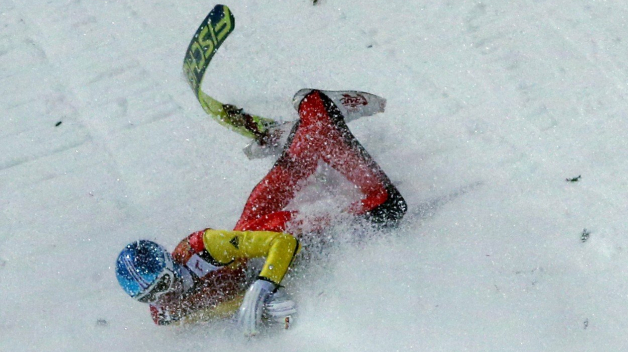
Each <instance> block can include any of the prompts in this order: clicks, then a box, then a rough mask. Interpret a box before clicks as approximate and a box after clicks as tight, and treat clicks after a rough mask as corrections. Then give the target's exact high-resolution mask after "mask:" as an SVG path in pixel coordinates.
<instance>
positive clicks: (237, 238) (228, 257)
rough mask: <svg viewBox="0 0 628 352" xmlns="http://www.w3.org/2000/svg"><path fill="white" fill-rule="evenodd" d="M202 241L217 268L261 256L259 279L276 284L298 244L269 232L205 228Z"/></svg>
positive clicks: (292, 238)
mask: <svg viewBox="0 0 628 352" xmlns="http://www.w3.org/2000/svg"><path fill="white" fill-rule="evenodd" d="M203 242H204V244H205V249H206V250H207V252H208V253H209V254H210V255H211V257H212V259H213V260H214V263H215V264H218V265H229V264H231V263H233V262H235V261H237V260H238V259H250V258H259V257H265V258H266V262H265V263H264V266H263V268H262V271H261V272H260V274H259V277H260V278H262V279H265V280H269V281H271V282H273V283H275V284H277V285H279V284H280V283H281V280H282V279H283V277H284V276H285V275H286V272H287V271H288V268H289V267H290V264H292V261H293V260H294V257H295V256H296V254H297V253H298V252H299V250H300V245H299V241H298V240H297V239H296V238H295V237H294V236H292V235H290V234H287V233H282V232H272V231H227V230H211V229H208V230H206V231H205V234H204V236H203Z"/></svg>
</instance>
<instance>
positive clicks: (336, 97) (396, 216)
mask: <svg viewBox="0 0 628 352" xmlns="http://www.w3.org/2000/svg"><path fill="white" fill-rule="evenodd" d="M351 94H355V96H352V95H351ZM366 95H368V93H362V95H361V94H360V92H324V91H318V90H304V91H301V92H299V93H297V98H298V99H297V100H296V101H295V107H297V110H298V112H299V118H300V119H299V120H298V121H297V122H296V123H295V125H294V127H293V128H292V131H291V132H290V135H289V137H288V140H287V142H286V145H285V147H284V150H283V153H282V154H281V156H280V157H279V159H278V160H277V161H276V162H275V164H274V166H273V167H272V169H271V170H270V171H269V172H268V174H267V175H266V176H265V177H264V178H263V179H262V180H261V181H260V182H259V183H258V184H257V186H255V188H254V189H253V191H252V192H251V195H250V196H249V198H248V200H247V202H246V205H245V206H244V210H243V212H242V215H241V217H240V219H239V221H238V222H237V224H236V225H235V227H234V231H253V232H255V231H273V232H284V231H286V225H287V224H288V222H290V220H292V219H293V218H294V215H295V212H290V211H286V210H284V208H285V207H286V206H287V205H288V203H289V202H290V201H291V200H292V199H293V198H294V196H295V194H296V193H297V192H298V191H299V188H300V185H302V184H303V182H301V181H303V180H304V179H306V178H307V177H309V176H310V175H312V174H313V173H314V172H315V170H316V168H317V165H318V162H319V161H321V160H322V161H323V162H325V163H327V164H329V165H330V166H331V167H332V168H334V169H335V170H337V171H338V172H339V173H340V174H342V175H343V176H344V177H346V178H347V180H349V181H350V182H352V183H353V184H354V185H355V186H356V187H357V188H358V189H359V190H360V191H361V193H363V194H364V197H363V198H362V199H361V200H360V201H358V202H356V203H354V204H352V206H351V207H350V208H349V209H347V211H348V212H349V213H351V214H354V215H356V216H361V217H364V218H366V219H368V220H370V221H372V222H373V223H375V224H380V225H383V226H387V225H394V224H395V223H396V222H397V221H398V220H400V219H401V218H402V217H403V215H404V214H405V211H406V203H405V201H404V199H403V197H402V196H401V194H400V193H399V192H398V190H397V189H396V188H395V187H394V186H393V184H392V183H391V182H390V180H389V179H388V177H387V176H386V174H385V173H384V172H383V171H382V169H381V168H380V167H379V166H378V165H377V163H375V161H374V160H373V159H372V158H371V156H370V155H369V154H368V153H367V152H366V150H364V148H363V147H362V146H361V145H360V143H359V142H358V141H357V139H356V138H355V137H354V136H353V135H352V134H351V132H350V131H349V129H348V127H347V125H346V122H345V119H344V117H345V115H347V114H350V113H351V110H347V109H353V113H355V112H356V110H355V109H359V108H360V107H361V106H360V105H367V104H368V103H369V100H368V99H367V98H365V96H366ZM330 96H331V97H330ZM339 105H340V106H339ZM343 110H344V111H343ZM382 110H383V107H382ZM380 111H381V110H380ZM343 112H344V114H343ZM207 231H214V232H215V231H216V230H211V229H207V230H203V231H199V232H196V233H194V234H192V235H190V236H188V237H187V238H186V239H184V240H183V241H182V242H181V243H180V244H179V245H178V246H177V248H176V249H175V251H174V252H173V257H174V260H175V261H177V262H179V263H180V264H181V265H186V264H188V263H189V261H190V258H191V257H192V256H194V255H197V256H198V257H200V258H202V259H204V260H206V261H207V262H208V263H211V264H212V265H222V264H220V263H216V261H215V260H214V259H213V258H212V257H211V255H209V253H208V251H207V249H208V247H209V246H211V245H212V244H211V243H208V242H207V241H209V240H208V239H207V238H208V236H206V234H207ZM226 232H228V231H226ZM228 233H235V232H228ZM296 251H298V243H297V248H296V250H295V251H294V254H296ZM198 260H199V259H196V262H195V263H196V265H198ZM286 260H287V259H286ZM289 260H290V261H291V260H292V258H289ZM245 262H246V260H240V261H238V262H236V263H229V265H228V266H227V265H225V266H224V267H222V268H221V269H219V270H215V271H213V272H208V273H204V272H199V271H198V270H194V269H193V268H191V270H192V271H193V272H194V273H196V274H193V276H194V277H193V281H194V284H193V287H194V289H192V290H189V291H190V293H189V294H187V295H186V296H185V297H184V299H183V302H178V303H177V304H166V305H152V306H151V312H152V315H153V319H154V320H155V322H156V323H157V324H168V323H170V322H172V321H178V320H180V319H181V318H183V317H185V316H186V315H189V314H191V313H194V312H195V311H197V310H202V309H205V310H207V308H208V307H209V308H211V309H216V308H218V307H219V306H220V305H221V304H222V305H227V304H226V303H225V302H231V301H235V302H237V298H238V295H239V294H241V293H242V291H243V290H244V289H246V285H245V284H243V283H244V281H245V275H244V267H245V265H244V264H245ZM288 264H289V263H288ZM277 284H278V282H277ZM236 304H237V303H236ZM234 307H235V308H237V306H233V307H229V308H225V309H224V310H225V311H226V312H230V311H232V310H233V309H234ZM223 308H224V307H223ZM219 315H220V314H219Z"/></svg>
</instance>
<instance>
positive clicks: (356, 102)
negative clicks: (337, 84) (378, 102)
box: [340, 94, 368, 109]
mask: <svg viewBox="0 0 628 352" xmlns="http://www.w3.org/2000/svg"><path fill="white" fill-rule="evenodd" d="M340 102H341V103H342V105H344V106H346V107H348V108H352V109H355V108H357V107H358V106H360V105H368V101H366V98H365V97H364V96H363V95H362V94H356V95H355V96H353V95H349V94H343V95H342V98H341V99H340Z"/></svg>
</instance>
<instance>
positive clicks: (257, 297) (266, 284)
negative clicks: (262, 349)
mask: <svg viewBox="0 0 628 352" xmlns="http://www.w3.org/2000/svg"><path fill="white" fill-rule="evenodd" d="M276 289H277V285H275V284H274V283H272V282H270V281H266V280H257V281H255V282H254V283H253V285H251V287H249V289H248V291H247V292H246V294H245V295H244V300H243V301H242V305H241V306H240V310H239V311H238V326H239V327H240V328H241V329H242V332H243V333H244V335H245V336H253V335H257V334H259V329H258V328H259V325H260V324H261V321H262V311H263V309H264V305H265V304H266V303H267V302H268V301H269V300H270V298H271V295H272V294H273V292H274V291H275V290H276Z"/></svg>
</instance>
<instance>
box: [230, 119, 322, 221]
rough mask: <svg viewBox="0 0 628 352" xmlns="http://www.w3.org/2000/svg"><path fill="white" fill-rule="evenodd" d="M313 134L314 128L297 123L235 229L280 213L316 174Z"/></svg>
mask: <svg viewBox="0 0 628 352" xmlns="http://www.w3.org/2000/svg"><path fill="white" fill-rule="evenodd" d="M311 133H312V131H311V126H308V125H307V124H306V125H303V124H301V122H300V121H299V122H297V123H296V124H295V126H294V128H293V130H292V132H291V134H290V137H289V139H288V142H287V144H286V145H287V147H286V148H285V149H284V151H283V153H282V155H281V156H280V157H279V159H278V160H277V161H276V162H275V165H273V167H272V169H271V170H270V171H269V172H268V174H266V176H264V178H263V179H262V180H261V181H260V182H259V183H258V184H257V186H255V188H254V189H253V191H252V192H251V195H250V196H249V198H248V200H247V202H246V204H245V206H244V210H243V212H242V215H241V216H240V220H239V221H238V223H237V224H236V227H235V228H236V229H244V228H245V227H246V225H247V224H250V223H251V222H252V221H254V220H256V219H259V218H261V217H263V216H265V215H268V214H271V213H275V212H279V211H281V210H282V209H283V208H284V207H285V206H287V205H288V203H289V202H290V201H291V200H292V199H293V198H294V195H295V193H296V192H297V191H298V190H299V189H300V187H301V186H302V181H303V180H304V179H306V178H307V177H309V176H310V175H311V174H313V173H314V171H315V170H316V167H317V163H318V159H319V157H318V156H317V154H316V153H315V152H313V151H314V149H313V148H310V147H309V146H310V145H311V141H310V140H309V138H308V135H310V134H311Z"/></svg>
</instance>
